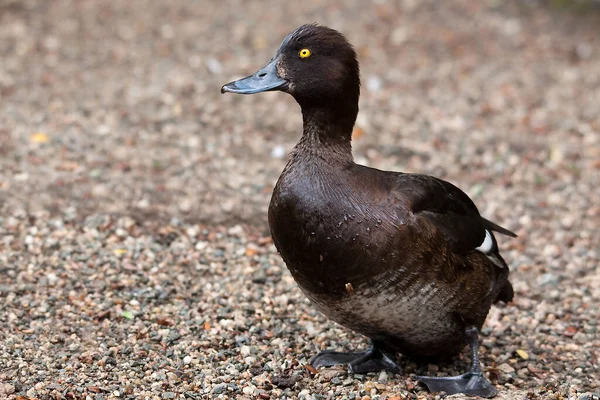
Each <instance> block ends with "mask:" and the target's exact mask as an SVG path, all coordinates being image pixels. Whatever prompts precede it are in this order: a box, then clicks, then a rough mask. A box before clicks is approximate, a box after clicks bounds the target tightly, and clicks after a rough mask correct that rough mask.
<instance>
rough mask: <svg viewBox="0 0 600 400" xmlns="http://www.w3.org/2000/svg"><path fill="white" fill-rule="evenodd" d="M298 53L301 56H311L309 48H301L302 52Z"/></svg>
mask: <svg viewBox="0 0 600 400" xmlns="http://www.w3.org/2000/svg"><path fill="white" fill-rule="evenodd" d="M298 55H299V56H300V58H308V57H310V50H309V49H302V50H300V52H299V53H298Z"/></svg>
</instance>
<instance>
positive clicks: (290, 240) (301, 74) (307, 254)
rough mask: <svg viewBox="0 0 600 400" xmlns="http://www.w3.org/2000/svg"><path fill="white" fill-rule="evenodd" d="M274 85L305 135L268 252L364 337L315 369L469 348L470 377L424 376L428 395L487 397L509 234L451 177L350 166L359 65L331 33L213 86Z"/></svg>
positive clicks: (304, 29)
mask: <svg viewBox="0 0 600 400" xmlns="http://www.w3.org/2000/svg"><path fill="white" fill-rule="evenodd" d="M270 90H279V91H283V92H286V93H289V94H291V95H292V96H293V97H294V98H295V99H296V101H297V102H298V103H299V104H300V106H301V108H302V116H303V127H304V129H303V134H302V138H301V139H300V141H299V142H298V144H297V145H296V146H295V147H294V150H293V152H292V154H291V157H290V160H289V162H288V164H287V165H286V167H285V169H284V171H283V173H282V174H281V176H280V177H279V180H278V182H277V185H276V186H275V190H274V192H273V197H272V199H271V204H270V207H269V226H270V228H271V234H272V236H273V240H274V242H275V245H276V247H277V249H278V250H279V252H280V253H281V256H282V257H283V259H284V261H285V263H286V265H287V267H288V269H289V270H290V272H291V273H292V275H293V277H294V279H295V280H296V282H297V283H298V285H299V286H300V288H301V289H302V291H303V292H304V293H305V295H306V296H307V297H308V298H309V299H310V300H311V301H312V302H313V304H314V305H315V306H316V307H317V308H318V309H319V310H320V311H321V312H322V313H323V314H325V315H327V316H328V317H329V318H331V319H332V320H334V321H336V322H338V323H340V324H342V325H344V326H346V327H348V328H350V329H352V330H355V331H357V332H360V333H361V334H363V335H365V336H367V337H368V338H369V339H370V340H371V347H370V349H369V350H367V351H365V352H361V353H339V352H333V351H325V352H321V353H319V354H317V355H316V356H315V357H313V359H312V360H311V364H312V365H313V366H315V367H319V366H330V365H334V364H348V365H349V367H350V369H351V370H352V371H354V372H357V373H361V372H368V371H377V370H381V369H388V370H391V371H394V372H400V368H399V367H398V365H397V364H396V361H395V360H396V357H395V355H396V354H397V353H402V354H406V355H409V356H416V357H436V356H442V355H448V354H452V353H456V352H458V351H459V350H460V349H461V347H462V346H464V345H465V344H467V343H468V344H470V345H471V349H472V352H473V363H472V368H471V371H469V372H468V373H466V374H464V375H461V376H458V377H419V379H420V380H421V381H423V382H424V383H425V384H426V385H427V386H428V387H429V389H430V390H432V391H446V392H448V393H471V394H478V395H482V396H487V397H491V396H493V395H495V394H496V390H495V388H494V387H493V386H492V385H491V384H490V383H489V382H488V381H487V380H485V378H484V377H483V375H482V372H481V369H480V365H479V361H478V359H477V349H478V332H479V330H480V329H481V327H482V325H483V323H484V321H485V318H486V316H487V314H488V312H489V309H490V307H491V305H492V304H493V303H495V302H497V301H504V302H507V301H510V300H511V299H512V296H513V290H512V286H511V284H510V282H509V281H508V279H507V278H508V272H509V271H508V267H507V265H506V263H505V262H504V260H503V259H502V257H501V256H500V254H499V253H498V246H497V244H496V239H495V238H494V234H493V232H500V233H502V234H505V235H509V236H515V235H514V234H513V233H512V232H510V231H508V230H506V229H504V228H502V227H500V226H498V225H496V224H494V223H493V222H490V221H488V220H486V219H485V218H483V217H481V216H480V215H479V212H478V211H477V208H476V207H475V205H474V204H473V202H472V201H471V199H470V198H469V197H468V196H467V195H466V194H465V193H464V192H462V191H461V190H460V189H458V188H457V187H456V186H454V185H452V184H450V183H448V182H445V181H442V180H440V179H437V178H434V177H431V176H425V175H418V174H404V173H400V172H390V171H380V170H377V169H374V168H368V167H365V166H362V165H358V164H355V163H354V161H353V158H352V150H351V144H350V142H351V135H352V128H353V126H354V122H355V120H356V116H357V113H358V98H359V94H360V78H359V67H358V61H357V59H356V53H355V51H354V49H353V48H352V46H351V45H350V44H349V43H348V42H347V41H346V39H345V38H344V36H343V35H342V34H340V33H339V32H337V31H335V30H333V29H330V28H327V27H323V26H317V25H304V26H301V27H300V28H298V29H296V30H295V31H294V32H292V33H290V34H289V35H288V36H287V37H286V38H285V40H284V41H283V43H282V44H281V46H280V48H279V50H278V51H277V53H276V54H275V56H274V57H273V58H272V59H271V61H270V62H269V63H268V64H267V65H266V66H265V67H264V68H262V69H261V70H259V71H258V72H256V73H255V74H253V75H251V76H249V77H247V78H244V79H241V80H238V81H235V82H231V83H228V84H226V85H225V86H223V88H222V89H221V91H222V92H223V93H224V92H232V93H243V94H251V93H258V92H264V91H270Z"/></svg>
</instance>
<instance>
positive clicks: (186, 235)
mask: <svg viewBox="0 0 600 400" xmlns="http://www.w3.org/2000/svg"><path fill="white" fill-rule="evenodd" d="M310 22H318V23H320V24H324V25H328V26H331V27H333V28H335V29H338V30H340V31H341V32H343V33H344V34H345V35H346V36H347V38H348V39H349V41H350V42H351V43H353V44H354V46H355V47H356V49H357V52H358V55H359V61H360V63H361V72H362V96H361V100H360V108H361V112H360V114H359V117H358V121H357V124H356V127H355V130H354V133H353V137H354V154H355V158H356V160H357V161H358V162H360V163H364V164H367V165H369V166H372V167H376V168H380V169H393V170H400V171H407V172H420V173H425V174H430V175H435V176H438V177H441V178H444V179H446V180H449V181H450V182H453V183H455V184H456V185H458V186H459V187H461V188H462V189H463V190H465V191H466V192H467V193H468V194H469V195H470V196H471V197H472V198H473V199H474V201H475V203H476V204H477V205H478V207H479V209H480V211H481V213H482V214H483V215H484V216H486V217H487V218H489V219H492V220H494V221H496V222H498V223H499V224H501V225H503V226H506V227H507V228H509V229H511V230H514V231H515V232H517V233H518V234H519V238H518V239H515V240H507V239H504V238H503V239H502V240H501V243H500V247H501V248H502V250H503V253H502V254H503V255H504V257H505V258H506V260H507V261H508V263H509V265H510V266H511V270H512V272H511V274H512V275H511V276H512V281H513V285H514V287H515V291H516V297H515V299H516V300H515V303H514V304H512V305H510V306H507V307H504V308H493V309H492V312H491V314H490V317H489V318H488V323H487V325H486V326H487V328H486V330H484V334H485V335H486V336H485V338H484V341H483V342H484V346H485V348H483V350H482V357H483V360H484V362H485V365H486V366H487V367H489V369H488V372H489V374H490V377H491V379H492V380H493V381H494V382H495V383H497V384H499V385H503V386H504V387H503V388H502V389H501V392H505V393H506V392H507V391H508V393H512V394H513V395H514V396H517V395H518V396H520V397H518V398H523V397H524V396H525V395H527V396H530V394H531V396H534V397H536V396H537V397H536V398H545V397H544V396H548V398H561V397H560V396H563V397H562V398H566V397H569V398H574V399H575V398H580V399H584V397H578V396H580V395H581V396H583V394H584V393H586V392H590V393H591V391H592V390H598V387H600V383H599V381H598V376H600V373H599V372H598V359H599V358H600V353H599V352H598V349H599V348H600V338H599V335H598V331H597V327H598V320H599V319H600V314H599V311H598V307H597V304H598V301H600V275H599V274H600V271H599V269H598V265H599V263H600V261H599V260H600V229H598V226H599V225H600V189H599V188H598V187H599V186H600V4H599V3H598V2H597V1H584V0H581V1H576V0H482V1H479V0H458V1H445V2H442V1H433V0H395V1H392V0H373V1H366V0H347V1H341V0H328V1H326V0H303V1H279V0H268V1H245V0H214V1H209V0H205V1H200V0H197V1H193V0H189V1H182V0H173V1H168V2H166V1H141V0H128V1H95V0H52V1H46V0H0V321H1V323H2V324H5V326H8V327H10V329H6V330H3V331H2V332H1V333H0V338H1V339H2V340H0V397H2V395H5V396H12V397H9V398H11V399H15V398H16V397H15V396H17V395H19V396H28V397H31V398H53V399H58V398H69V399H70V398H77V396H79V395H81V396H85V395H90V396H92V397H91V398H97V397H93V396H97V395H100V394H102V393H104V394H106V395H107V396H109V397H110V395H109V394H110V393H112V395H113V396H117V395H115V393H118V396H120V397H126V396H130V397H131V398H134V397H135V396H147V397H146V398H165V399H171V398H192V399H195V398H206V397H203V396H204V395H206V396H212V397H219V396H220V397H223V396H225V395H231V396H238V397H236V398H239V396H242V397H243V396H246V398H254V397H256V396H259V397H260V398H269V396H271V397H272V398H280V397H281V396H283V395H287V396H289V397H290V398H296V397H298V396H300V397H304V398H309V397H307V396H309V394H311V393H321V394H325V395H326V397H328V398H340V397H339V396H342V394H344V395H346V394H348V393H350V391H353V390H354V391H355V392H356V396H363V395H373V393H379V394H382V397H381V399H384V398H390V399H391V398H416V396H417V394H419V396H422V395H423V389H422V388H419V386H416V385H415V382H414V381H411V380H410V378H409V376H410V374H412V373H415V372H418V373H436V372H438V371H439V372H440V373H443V374H456V373H458V372H461V371H463V370H464V368H465V365H466V361H464V360H465V357H463V356H461V357H459V358H458V359H455V360H454V361H453V363H450V364H442V366H441V367H440V368H441V369H439V370H438V369H436V368H437V366H435V365H433V366H432V365H429V366H419V365H415V364H411V363H408V364H406V365H405V372H406V376H402V377H396V378H393V380H392V378H390V381H389V382H391V383H388V378H387V377H383V378H382V377H381V376H375V377H369V378H367V379H366V380H365V379H355V378H352V377H347V378H346V377H345V376H344V375H343V374H344V373H343V371H342V372H340V376H341V377H339V378H338V377H337V375H336V376H335V377H334V378H335V379H338V381H335V380H332V382H333V383H331V384H330V383H329V380H331V379H334V378H332V376H329V378H328V379H329V380H327V379H326V378H324V375H319V376H318V377H317V378H315V379H313V378H312V377H311V376H309V375H308V374H307V373H306V371H304V370H303V369H302V367H301V365H302V364H303V363H305V362H306V360H307V359H308V358H309V357H310V356H311V355H312V354H313V353H314V351H315V350H317V349H320V348H338V349H341V348H345V349H356V348H359V347H364V341H363V340H362V339H361V338H360V337H358V336H356V335H353V334H352V333H350V332H348V331H346V330H344V329H342V328H340V327H339V326H337V325H335V324H333V323H331V322H328V321H326V320H325V319H324V318H323V317H322V316H320V315H319V314H318V313H316V311H314V309H312V308H311V306H310V305H309V304H308V302H307V301H306V300H305V299H304V297H303V296H302V294H301V293H300V292H299V290H298V289H297V288H296V286H295V284H294V282H293V280H292V279H291V277H290V276H289V274H288V273H287V271H286V270H285V266H284V265H283V263H282V261H281V259H280V257H279V256H278V254H277V253H276V251H275V249H274V247H273V246H272V244H271V242H270V239H269V233H268V227H267V218H266V212H267V207H268V202H269V199H270V195H271V191H272V188H273V186H274V184H275V182H276V180H277V177H278V176H279V174H280V172H281V170H282V169H283V167H284V165H285V163H286V159H287V154H288V153H289V152H290V151H291V149H292V147H293V145H294V144H295V142H296V141H297V140H298V139H299V137H300V133H301V117H300V110H299V107H298V106H297V105H296V103H295V102H294V100H293V99H292V98H291V97H290V96H287V95H285V94H282V93H265V94H261V95H256V96H235V95H221V94H220V92H219V90H220V87H221V85H223V84H224V83H226V82H229V81H232V80H234V79H237V78H239V77H242V76H245V75H248V74H250V73H253V72H254V71H256V70H257V69H258V68H259V67H261V66H263V65H264V64H265V63H266V62H267V61H268V60H269V59H270V58H271V57H272V55H273V54H274V52H275V51H276V50H277V48H278V46H279V44H280V42H281V40H282V39H283V38H284V37H285V35H286V34H287V33H289V32H290V31H292V30H293V29H295V28H296V27H297V26H299V25H301V24H304V23H310ZM465 354H466V356H467V357H468V353H465ZM419 368H420V369H419ZM282 377H283V378H282ZM280 378H281V379H283V380H281V379H280ZM286 379H288V380H286ZM289 379H291V381H290V380H289ZM348 379H349V381H348ZM353 379H354V380H353ZM290 382H291V383H290ZM340 382H344V384H343V385H342V384H341V383H340ZM348 382H349V383H348ZM382 382H383V383H382ZM375 384H377V385H383V386H382V387H379V386H374V385H375ZM336 385H337V386H336ZM369 385H370V386H369ZM386 385H387V386H386ZM336 390H337V391H336ZM373 390H375V392H373ZM69 393H71V394H72V395H70V394H69ZM336 393H337V394H336ZM340 393H342V394H340ZM385 393H387V394H385ZM515 393H516V394H515ZM384 394H385V395H384ZM388 395H389V396H388ZM395 395H398V396H399V397H393V396H395ZM52 396H54V397H52ZM60 396H63V397H60ZM69 396H70V397H69ZM152 396H154V397H152ZM194 396H195V397H194ZM252 396H254V397H252ZM385 396H388V397H385ZM552 396H555V397H552ZM557 396H558V397H557ZM573 396H575V397H573ZM374 398H375V397H374ZM506 398H516V397H510V396H509V397H506ZM530 398H531V397H530ZM590 398H591V397H590ZM19 399H20V400H23V398H19ZM586 399H587V397H586Z"/></svg>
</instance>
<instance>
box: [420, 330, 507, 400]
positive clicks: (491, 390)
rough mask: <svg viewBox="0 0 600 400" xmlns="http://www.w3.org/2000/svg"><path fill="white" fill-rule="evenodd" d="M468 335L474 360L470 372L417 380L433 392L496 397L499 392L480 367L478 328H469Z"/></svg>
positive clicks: (422, 377) (421, 377) (423, 377)
mask: <svg viewBox="0 0 600 400" xmlns="http://www.w3.org/2000/svg"><path fill="white" fill-rule="evenodd" d="M466 334H467V340H468V341H469V345H470V346H471V358H472V359H473V361H472V363H471V370H470V371H469V372H467V373H466V374H463V375H459V376H444V377H429V376H417V378H418V379H419V380H420V381H421V382H423V383H424V384H425V385H427V388H428V389H429V390H430V391H431V392H446V393H448V394H450V395H451V394H455V393H464V394H473V395H476V396H481V397H487V398H491V397H494V396H495V395H496V394H497V393H498V391H497V390H496V388H495V387H494V386H493V385H492V384H491V383H490V382H489V381H488V380H487V379H485V377H484V376H483V372H482V371H481V366H480V365H479V355H478V354H479V331H478V330H477V328H467V330H466Z"/></svg>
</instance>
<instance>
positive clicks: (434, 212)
mask: <svg viewBox="0 0 600 400" xmlns="http://www.w3.org/2000/svg"><path fill="white" fill-rule="evenodd" d="M396 190H397V191H398V192H399V193H400V194H401V195H402V196H403V197H405V198H406V199H407V200H408V202H409V204H410V210H411V211H412V213H413V214H414V215H415V216H417V217H420V218H426V219H428V220H429V221H431V222H432V223H433V224H434V225H435V227H436V228H437V229H438V230H439V231H441V232H442V233H443V234H444V236H445V238H446V241H447V242H448V244H449V245H450V248H451V249H452V251H453V252H455V253H458V254H468V253H471V252H474V251H478V252H481V253H483V254H485V255H486V256H487V257H488V258H489V259H490V261H492V262H493V263H494V265H497V266H498V267H499V268H507V265H506V262H505V261H504V259H503V258H502V257H501V256H500V253H499V251H498V244H497V242H496V238H495V237H494V233H493V232H499V233H502V234H504V235H508V236H512V237H516V236H517V235H516V234H514V233H513V232H511V231H509V230H508V229H506V228H503V227H501V226H499V225H497V224H495V223H493V222H491V221H489V220H487V219H485V218H483V217H482V216H481V215H480V214H479V211H478V210H477V207H476V206H475V204H474V203H473V201H472V200H471V199H470V198H469V196H467V195H466V194H465V193H464V192H463V191H462V190H460V189H459V188H457V187H456V186H454V185H453V184H451V183H449V182H446V181H443V180H441V179H437V178H434V177H431V176H427V175H419V174H399V175H398V180H397V186H396Z"/></svg>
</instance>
